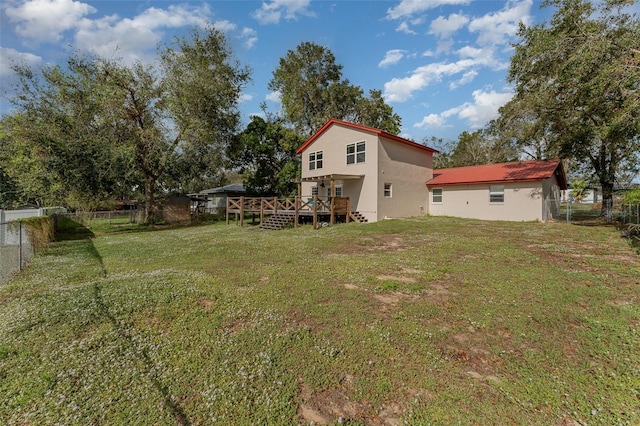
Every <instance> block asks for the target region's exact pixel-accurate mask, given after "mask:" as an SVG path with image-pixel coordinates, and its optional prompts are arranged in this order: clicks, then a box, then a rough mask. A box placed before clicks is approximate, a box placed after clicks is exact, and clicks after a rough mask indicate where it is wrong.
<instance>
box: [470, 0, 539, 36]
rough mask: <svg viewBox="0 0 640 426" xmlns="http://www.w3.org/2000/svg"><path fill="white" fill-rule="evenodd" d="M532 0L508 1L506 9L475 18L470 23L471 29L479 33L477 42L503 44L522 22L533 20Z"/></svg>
mask: <svg viewBox="0 0 640 426" xmlns="http://www.w3.org/2000/svg"><path fill="white" fill-rule="evenodd" d="M532 4H533V1H532V0H524V1H522V2H519V3H515V4H514V3H508V4H507V6H505V8H504V9H502V10H501V11H499V12H495V13H488V14H486V15H484V16H482V17H480V18H475V19H473V20H471V22H470V23H469V31H470V32H472V33H478V40H477V43H478V44H479V45H480V46H489V45H503V44H506V43H508V42H509V39H510V38H511V37H513V36H514V35H515V34H516V33H517V32H518V25H519V23H520V22H524V23H525V24H529V23H530V21H531V19H532V18H531V15H530V10H531V5H532Z"/></svg>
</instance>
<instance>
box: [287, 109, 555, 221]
mask: <svg viewBox="0 0 640 426" xmlns="http://www.w3.org/2000/svg"><path fill="white" fill-rule="evenodd" d="M437 152H438V151H436V150H435V149H432V148H429V147H427V146H424V145H421V144H418V143H416V142H413V141H410V140H407V139H404V138H401V137H399V136H396V135H393V134H391V133H387V132H385V131H382V130H379V129H374V128H371V127H366V126H361V125H358V124H353V123H348V122H345V121H340V120H335V119H332V120H329V121H328V122H327V123H326V124H325V125H324V126H323V127H322V128H321V129H320V130H319V131H318V132H316V133H315V134H314V135H313V136H311V137H310V138H309V139H308V140H307V141H306V142H305V143H304V144H303V145H302V146H300V148H298V150H297V153H298V154H299V155H301V159H302V175H301V179H300V184H299V187H298V194H300V195H301V197H302V199H311V198H312V197H313V196H318V197H319V198H320V199H323V200H326V199H328V198H330V197H334V196H335V197H349V200H350V204H351V206H350V209H351V211H357V212H359V213H360V214H361V215H362V216H364V218H366V219H367V220H368V221H369V222H375V221H378V220H382V219H384V218H395V217H411V216H422V215H426V214H431V215H434V216H439V215H446V216H456V217H467V218H475V219H484V220H511V221H522V220H525V221H529V220H542V221H546V220H550V219H553V218H557V217H558V215H559V206H560V201H561V196H560V194H561V191H562V190H564V189H566V188H567V181H566V176H565V172H564V167H563V164H562V161H561V160H557V159H556V160H546V161H545V160H533V161H518V162H512V163H502V164H487V165H481V166H471V167H459V168H451V169H439V170H435V171H434V170H433V154H434V153H437Z"/></svg>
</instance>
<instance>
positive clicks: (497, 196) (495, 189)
mask: <svg viewBox="0 0 640 426" xmlns="http://www.w3.org/2000/svg"><path fill="white" fill-rule="evenodd" d="M489 203H504V185H491V186H489Z"/></svg>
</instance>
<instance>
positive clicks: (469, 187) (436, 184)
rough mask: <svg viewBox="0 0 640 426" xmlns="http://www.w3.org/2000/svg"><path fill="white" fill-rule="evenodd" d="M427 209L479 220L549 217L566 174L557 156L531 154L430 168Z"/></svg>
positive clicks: (563, 187) (555, 211) (556, 213)
mask: <svg viewBox="0 0 640 426" xmlns="http://www.w3.org/2000/svg"><path fill="white" fill-rule="evenodd" d="M427 186H428V188H429V214H431V215H434V216H456V217H466V218H475V219H484V220H511V221H530V220H542V221H546V220H550V219H554V218H557V217H558V216H559V214H560V212H559V209H560V202H561V199H562V191H563V190H566V189H567V180H566V176H565V172H564V167H563V165H562V161H560V160H548V161H543V160H532V161H520V162H513V163H500V164H487V165H482V166H469V167H456V168H450V169H440V170H435V171H434V173H433V179H430V180H428V181H427Z"/></svg>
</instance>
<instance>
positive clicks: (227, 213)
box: [225, 197, 231, 225]
mask: <svg viewBox="0 0 640 426" xmlns="http://www.w3.org/2000/svg"><path fill="white" fill-rule="evenodd" d="M226 201H227V210H226V211H225V213H226V215H227V225H228V224H229V204H231V203H230V202H229V197H227V199H226Z"/></svg>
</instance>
